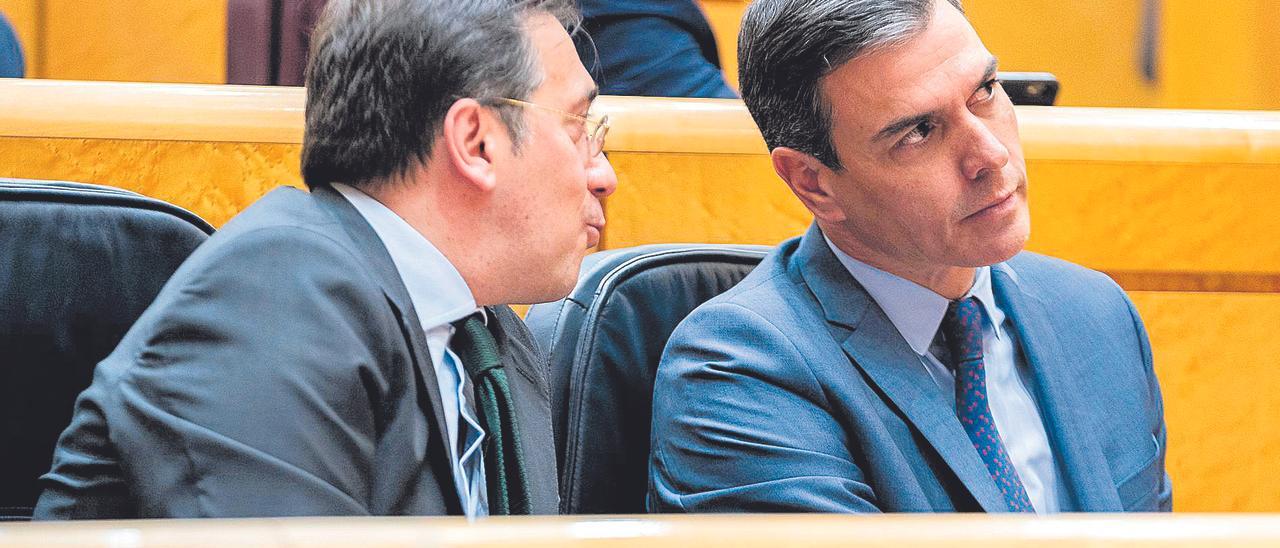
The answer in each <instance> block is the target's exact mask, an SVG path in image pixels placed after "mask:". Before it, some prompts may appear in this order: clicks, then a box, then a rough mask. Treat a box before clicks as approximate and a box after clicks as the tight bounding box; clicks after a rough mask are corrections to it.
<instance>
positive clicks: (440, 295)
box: [333, 183, 488, 330]
mask: <svg viewBox="0 0 1280 548" xmlns="http://www.w3.org/2000/svg"><path fill="white" fill-rule="evenodd" d="M333 188H334V189H335V190H337V191H338V192H339V193H341V194H342V196H343V197H344V198H346V199H347V201H348V202H351V205H352V206H355V208H356V211H359V212H360V215H361V216H363V217H364V219H365V221H368V223H369V226H370V227H372V228H373V231H374V232H375V233H376V234H377V235H378V239H380V240H382V245H383V246H385V247H386V248H387V254H389V255H391V261H392V262H393V263H395V265H396V271H398V272H399V273H400V279H401V280H402V281H403V282H404V287H405V290H407V291H408V292H409V299H410V300H411V301H412V302H413V308H414V310H415V311H417V313H418V322H419V323H421V324H422V329H423V330H430V329H432V328H434V327H438V326H441V325H445V324H449V323H451V322H453V321H455V320H459V319H462V318H465V317H466V316H468V315H470V314H473V313H475V312H476V311H477V310H480V311H481V312H482V313H483V310H481V309H479V308H478V307H477V306H476V300H475V297H474V296H473V295H472V293H471V288H470V287H467V282H466V280H463V279H462V275H461V274H459V273H458V270H457V269H456V268H454V266H453V263H450V262H449V259H448V258H446V257H445V256H444V254H443V253H440V250H438V249H436V246H434V245H432V243H431V241H430V240H428V239H427V238H426V237H425V236H423V235H422V233H420V232H418V231H417V230H415V229H414V228H413V227H412V226H409V223H407V222H405V220H404V219H402V218H401V217H400V216H399V215H397V214H396V213H395V212H394V211H391V210H390V209H388V208H387V206H385V205H382V203H381V202H379V201H377V200H375V199H373V198H372V197H371V196H369V195H368V194H365V193H364V192H362V191H361V190H360V189H357V188H355V187H351V186H348V185H344V184H341V183H334V184H333ZM485 320H486V321H488V317H487V316H486V317H485Z"/></svg>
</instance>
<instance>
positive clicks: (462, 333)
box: [449, 312, 502, 379]
mask: <svg viewBox="0 0 1280 548" xmlns="http://www.w3.org/2000/svg"><path fill="white" fill-rule="evenodd" d="M453 327H454V330H455V331H454V333H453V339H452V340H451V341H450V343H449V348H450V349H451V350H453V352H454V353H455V354H457V355H458V359H460V360H462V368H463V369H466V370H467V375H468V376H470V377H471V378H472V379H475V378H476V377H479V376H480V375H483V374H484V373H485V372H486V371H488V370H490V369H493V368H496V367H502V360H500V359H499V356H498V341H497V340H496V339H494V337H493V333H492V332H490V331H489V327H488V326H486V325H485V324H484V317H483V316H481V314H480V313H479V312H477V313H475V314H472V315H470V316H467V317H465V318H462V319H461V320H458V321H455V322H453Z"/></svg>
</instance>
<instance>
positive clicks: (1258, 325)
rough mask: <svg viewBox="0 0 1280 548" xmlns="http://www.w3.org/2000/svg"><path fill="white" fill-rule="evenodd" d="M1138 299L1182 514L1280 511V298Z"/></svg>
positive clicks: (1152, 295) (1157, 295)
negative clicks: (1278, 467) (1279, 361)
mask: <svg viewBox="0 0 1280 548" xmlns="http://www.w3.org/2000/svg"><path fill="white" fill-rule="evenodd" d="M1130 296H1131V297H1132V298H1133V300H1134V303H1135V304H1136V305H1137V307H1138V311H1139V313H1140V314H1141V315H1142V318H1143V321H1144V322H1145V323H1146V326H1147V331H1148V333H1149V335H1150V337H1151V345H1152V349H1153V353H1154V357H1155V364H1156V373H1157V375H1158V376H1159V378H1160V383H1161V389H1162V390H1163V392H1164V402H1165V417H1166V421H1167V423H1168V427H1169V454H1168V459H1169V460H1168V463H1167V466H1168V469H1169V471H1170V474H1171V475H1172V476H1173V486H1174V508H1175V509H1176V510H1178V511H1182V512H1223V511H1232V512H1244V511H1248V512H1277V511H1280V475H1277V474H1276V473H1275V463H1276V462H1280V421H1277V420H1276V417H1280V368H1278V367H1276V356H1280V337H1277V336H1276V329H1277V327H1280V294H1276V293H1270V294H1238V293H1237V294H1222V293H1175V292H1130Z"/></svg>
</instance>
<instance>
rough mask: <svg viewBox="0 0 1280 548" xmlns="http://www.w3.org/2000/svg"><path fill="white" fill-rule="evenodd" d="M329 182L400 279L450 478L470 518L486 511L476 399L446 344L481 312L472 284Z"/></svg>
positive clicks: (402, 228)
mask: <svg viewBox="0 0 1280 548" xmlns="http://www.w3.org/2000/svg"><path fill="white" fill-rule="evenodd" d="M333 188H334V189H336V190H337V191H338V192H339V193H341V194H342V196H343V197H345V198H346V199H347V201H349V202H351V205H353V206H355V208H356V211H359V212H360V215H361V216H363V217H364V219H365V220H366V221H368V222H369V226H371V227H373V231H374V232H375V233H377V235H378V239H380V240H382V245H383V246H385V247H386V248H387V253H388V254H390V255H391V261H392V262H393V263H395V265H396V270H397V271H398V272H399V273H400V279H401V280H403V281H404V287H405V289H406V290H408V292H409V299H410V300H411V301H412V302H413V308H414V310H416V311H417V313H418V322H419V323H420V324H422V330H423V331H424V332H425V335H426V339H427V351H428V352H429V353H430V354H431V363H432V364H433V365H434V366H435V373H436V382H437V383H438V384H439V386H440V400H441V401H440V404H441V407H442V408H443V409H444V415H445V426H446V428H448V430H449V431H448V432H447V433H446V434H447V435H446V436H444V437H445V438H446V439H447V440H451V441H450V442H448V443H446V444H445V445H447V446H448V447H449V460H450V462H451V464H452V466H453V483H454V486H455V487H456V488H457V491H458V497H459V499H461V500H462V509H463V512H465V513H466V515H467V517H468V518H470V519H475V518H476V517H478V516H485V515H488V514H489V503H488V500H487V498H488V496H487V493H488V492H487V490H486V489H485V477H484V460H483V459H484V455H483V454H482V452H481V450H480V443H481V442H482V441H484V437H485V433H484V428H482V427H481V426H480V423H479V421H477V420H476V417H475V414H474V409H473V407H472V406H473V405H474V402H471V403H470V404H468V402H467V394H470V393H472V390H471V389H470V384H471V383H470V380H469V379H468V377H467V373H466V370H464V369H463V367H462V360H460V359H458V356H457V355H456V354H454V353H453V351H452V350H449V339H450V338H451V337H453V332H454V328H453V325H451V322H453V321H456V320H460V319H462V318H465V317H467V316H469V315H471V314H474V313H476V312H477V311H479V312H481V313H483V309H480V308H479V307H477V306H476V301H475V297H474V296H473V295H472V293H471V288H469V287H467V282H466V281H465V280H463V279H462V275H461V274H459V273H458V270H457V269H456V268H454V267H453V264H452V263H450V262H449V259H447V258H445V256H444V255H443V254H441V253H440V251H439V250H438V249H436V247H435V246H434V245H432V244H431V242H430V241H429V240H427V238H426V237H424V236H423V235H422V234H421V233H420V232H418V231H417V230H415V229H414V228H413V227H411V226H409V223H406V222H405V221H404V219H401V218H400V216H399V215H396V213H395V212H394V211H391V210H390V209H387V207H386V206H384V205H382V203H380V202H378V201H377V200H375V199H373V198H371V197H370V196H369V195H368V194H365V193H363V192H361V191H360V190H359V189H356V188H353V187H351V186H348V185H344V184H339V183H335V184H334V185H333ZM486 320H487V318H486Z"/></svg>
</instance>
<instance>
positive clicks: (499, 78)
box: [302, 0, 581, 188]
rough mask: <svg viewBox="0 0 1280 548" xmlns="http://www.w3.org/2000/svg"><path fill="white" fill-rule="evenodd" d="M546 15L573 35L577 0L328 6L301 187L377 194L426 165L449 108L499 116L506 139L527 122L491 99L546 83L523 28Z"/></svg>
mask: <svg viewBox="0 0 1280 548" xmlns="http://www.w3.org/2000/svg"><path fill="white" fill-rule="evenodd" d="M538 14H549V15H552V16H554V17H555V18H556V19H557V20H558V21H559V22H560V24H561V25H563V26H564V27H565V28H566V29H568V30H569V31H570V32H575V31H576V29H577V28H578V27H579V26H580V24H581V16H580V15H579V12H578V9H577V6H576V4H575V2H574V1H573V0H332V1H330V2H329V3H328V5H327V6H326V8H325V11H324V14H323V15H322V16H321V18H320V22H319V24H318V25H317V27H316V30H315V32H314V33H313V35H312V42H311V54H310V59H309V61H308V63H307V71H306V88H307V105H306V126H305V133H304V136H303V143H302V176H303V180H304V181H305V182H306V184H307V186H308V187H311V188H315V187H316V186H320V185H325V184H328V183H333V182H344V183H348V184H352V185H356V186H364V187H368V186H373V185H376V184H381V183H382V182H385V181H388V180H392V179H394V178H396V177H397V176H399V175H402V174H404V173H405V172H406V171H408V170H409V169H410V168H412V167H413V166H415V165H420V164H423V163H425V162H426V159H427V157H428V156H430V154H431V150H432V146H433V145H434V143H435V138H436V135H437V134H438V133H439V132H440V129H441V124H442V123H443V121H444V115H445V114H446V113H447V112H448V110H449V107H450V106H451V105H452V104H453V103H454V102H455V101H457V100H458V99H459V98H463V97H474V98H477V99H480V100H481V101H482V102H484V103H485V104H486V105H489V106H492V107H493V108H495V109H498V112H499V113H500V115H501V116H502V119H503V121H504V122H505V124H506V126H507V129H508V131H509V132H510V133H511V136H512V139H513V142H515V143H516V145H517V146H518V145H519V143H520V142H521V138H522V135H523V132H522V128H523V126H522V124H521V121H522V114H521V113H520V112H519V111H517V110H515V109H513V108H510V107H506V106H503V105H502V104H501V103H495V102H493V101H492V100H493V99H496V98H500V97H506V98H511V99H527V98H528V96H529V95H530V94H531V93H533V91H534V90H536V89H537V88H538V86H540V85H541V83H542V81H543V79H544V77H545V75H544V74H542V71H541V69H540V64H539V61H538V57H537V52H536V51H535V50H534V47H533V45H532V42H531V41H530V38H529V36H528V30H527V28H526V23H527V22H528V19H529V18H530V17H532V16H535V15H538Z"/></svg>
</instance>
